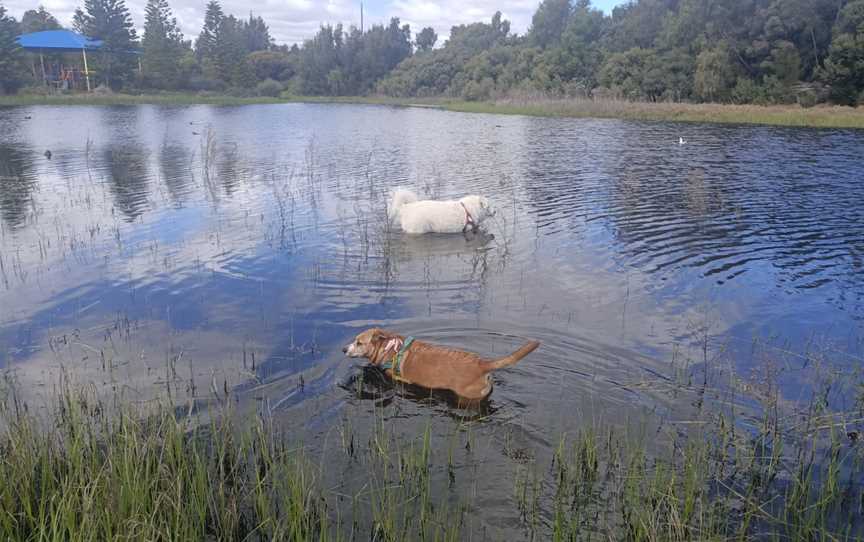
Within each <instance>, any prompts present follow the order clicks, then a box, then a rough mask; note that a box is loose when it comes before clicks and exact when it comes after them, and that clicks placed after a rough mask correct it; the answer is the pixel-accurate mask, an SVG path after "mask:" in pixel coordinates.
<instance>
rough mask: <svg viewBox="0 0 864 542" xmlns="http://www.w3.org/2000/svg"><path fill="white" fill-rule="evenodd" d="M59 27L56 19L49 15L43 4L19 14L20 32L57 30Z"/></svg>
mask: <svg viewBox="0 0 864 542" xmlns="http://www.w3.org/2000/svg"><path fill="white" fill-rule="evenodd" d="M59 28H61V26H60V23H58V22H57V19H55V18H54V16H53V15H51V14H50V13H49V12H48V10H47V9H45V7H44V6H39V7H38V8H37V9H30V10H27V11H25V12H24V15H22V16H21V33H22V34H29V33H31V32H42V31H44V30H57V29H59Z"/></svg>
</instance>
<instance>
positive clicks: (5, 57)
mask: <svg viewBox="0 0 864 542" xmlns="http://www.w3.org/2000/svg"><path fill="white" fill-rule="evenodd" d="M19 33H20V31H19V26H18V21H16V20H15V19H13V18H12V17H9V16H8V15H6V8H5V7H3V5H0V91H2V92H3V93H4V94H8V93H15V92H17V91H18V89H19V88H20V87H21V85H22V84H23V81H24V72H23V70H22V67H21V47H20V46H19V45H18V43H17V42H16V41H15V38H16V37H17V36H18V34H19Z"/></svg>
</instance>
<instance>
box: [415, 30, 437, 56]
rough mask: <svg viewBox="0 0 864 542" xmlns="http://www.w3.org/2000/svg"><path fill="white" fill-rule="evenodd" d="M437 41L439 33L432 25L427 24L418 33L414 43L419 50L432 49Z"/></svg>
mask: <svg viewBox="0 0 864 542" xmlns="http://www.w3.org/2000/svg"><path fill="white" fill-rule="evenodd" d="M436 41H438V34H436V33H435V30H434V29H433V28H432V27H431V26H427V27H426V28H424V29H423V30H421V31H420V33H419V34H417V38H416V39H415V40H414V44H415V45H416V46H417V50H418V51H431V50H432V48H433V47H435V42H436Z"/></svg>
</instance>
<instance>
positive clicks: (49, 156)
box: [45, 151, 52, 160]
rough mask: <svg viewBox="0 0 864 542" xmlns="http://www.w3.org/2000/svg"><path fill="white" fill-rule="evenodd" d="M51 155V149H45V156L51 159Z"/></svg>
mask: <svg viewBox="0 0 864 542" xmlns="http://www.w3.org/2000/svg"><path fill="white" fill-rule="evenodd" d="M51 156H52V155H51V151H45V158H47V159H49V160H50V159H51Z"/></svg>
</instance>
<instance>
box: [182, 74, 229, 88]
mask: <svg viewBox="0 0 864 542" xmlns="http://www.w3.org/2000/svg"><path fill="white" fill-rule="evenodd" d="M188 88H189V90H193V91H209V92H220V91H222V90H225V83H224V82H222V81H217V80H214V79H209V78H207V77H203V76H201V75H193V76H192V77H190V78H189V83H188Z"/></svg>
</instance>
